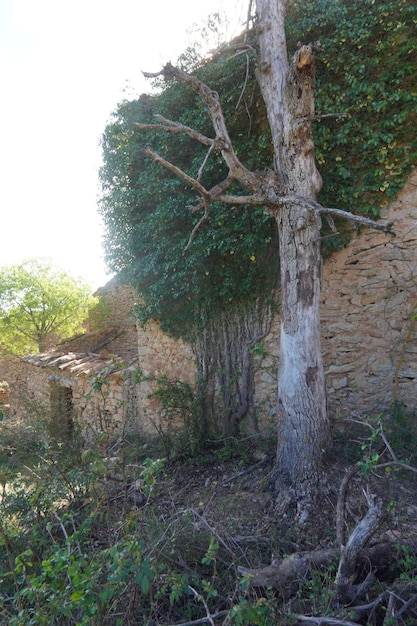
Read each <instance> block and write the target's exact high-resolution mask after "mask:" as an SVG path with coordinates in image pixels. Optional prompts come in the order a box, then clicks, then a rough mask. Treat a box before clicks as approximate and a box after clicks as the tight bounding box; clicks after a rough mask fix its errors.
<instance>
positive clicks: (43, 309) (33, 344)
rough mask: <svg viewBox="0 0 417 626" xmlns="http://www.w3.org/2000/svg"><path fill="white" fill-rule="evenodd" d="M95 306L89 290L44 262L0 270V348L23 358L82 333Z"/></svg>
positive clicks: (31, 260) (42, 260) (28, 263)
mask: <svg viewBox="0 0 417 626" xmlns="http://www.w3.org/2000/svg"><path fill="white" fill-rule="evenodd" d="M95 303H96V298H94V297H93V296H92V295H91V289H90V287H89V286H88V285H87V284H85V283H84V282H82V281H81V280H79V279H75V278H73V277H72V276H70V275H69V274H67V273H66V272H64V271H63V270H61V269H59V268H57V267H54V266H53V265H52V264H51V263H50V262H49V261H48V260H47V259H30V260H28V261H25V262H23V263H22V264H21V265H12V266H5V267H3V268H1V270H0V346H1V349H2V350H3V351H7V352H13V353H16V354H24V353H29V352H38V351H40V352H42V351H43V350H45V349H46V348H47V347H49V345H48V344H49V342H50V341H51V340H52V341H56V340H58V339H62V338H64V337H68V336H70V335H73V334H75V333H79V332H82V331H83V326H82V323H83V322H84V321H85V320H86V318H87V316H88V311H89V309H90V307H92V306H93V305H94V304H95Z"/></svg>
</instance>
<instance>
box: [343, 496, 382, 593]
mask: <svg viewBox="0 0 417 626" xmlns="http://www.w3.org/2000/svg"><path fill="white" fill-rule="evenodd" d="M365 498H366V501H367V504H368V512H367V514H366V515H365V517H364V518H363V519H362V521H361V522H359V524H358V525H357V526H356V527H355V529H354V530H353V532H352V534H351V535H350V537H349V539H348V542H347V544H346V546H341V548H342V549H341V555H340V561H339V568H338V570H337V574H336V579H335V587H336V592H337V595H338V598H339V599H340V600H345V599H346V596H347V595H348V592H349V590H350V587H351V582H350V578H351V576H352V575H353V573H354V572H355V567H356V563H357V560H358V557H359V553H360V552H361V550H362V549H363V548H364V547H365V545H366V544H367V543H368V541H369V539H370V538H371V536H372V535H373V534H374V532H375V531H376V529H377V527H378V526H379V523H380V521H381V518H382V502H381V501H379V500H378V501H377V500H376V498H375V497H374V496H371V495H370V494H367V493H365Z"/></svg>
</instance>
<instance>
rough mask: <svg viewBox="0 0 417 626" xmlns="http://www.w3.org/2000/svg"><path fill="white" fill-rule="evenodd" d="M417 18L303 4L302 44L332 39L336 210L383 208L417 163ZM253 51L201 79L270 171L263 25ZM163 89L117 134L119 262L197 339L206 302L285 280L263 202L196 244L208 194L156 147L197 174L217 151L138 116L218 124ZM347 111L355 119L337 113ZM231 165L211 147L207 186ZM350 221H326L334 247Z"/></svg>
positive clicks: (327, 99)
mask: <svg viewBox="0 0 417 626" xmlns="http://www.w3.org/2000/svg"><path fill="white" fill-rule="evenodd" d="M416 24H417V9H416V7H415V4H414V2H412V0H396V1H395V2H394V1H392V0H383V1H382V2H378V4H375V0H365V1H362V0H352V2H349V3H345V2H342V0H337V1H333V0H332V1H330V0H315V2H310V3H309V2H304V1H299V0H293V2H292V3H291V4H290V10H289V16H288V20H287V30H288V43H289V48H290V49H295V48H296V45H297V41H298V40H299V39H302V40H303V41H305V42H308V41H313V40H317V39H320V41H321V43H322V48H323V50H322V52H321V53H319V54H318V55H317V90H316V112H317V120H316V122H315V125H314V134H315V143H316V155H317V160H318V164H319V167H320V170H321V173H322V176H323V179H324V185H323V189H322V192H321V196H320V201H321V202H322V204H324V205H325V206H336V207H343V208H344V209H347V210H350V211H352V212H353V213H362V214H367V215H369V216H371V217H378V214H379V209H380V207H381V206H382V205H384V204H386V203H387V202H388V201H389V200H390V198H392V197H393V196H395V194H396V193H397V192H398V191H399V189H400V188H401V186H402V185H403V183H404V181H405V179H406V177H407V175H408V173H409V172H410V168H411V166H412V165H413V164H414V163H415V162H416V159H417V140H416V135H415V132H414V131H413V129H414V128H415V123H416V110H415V104H414V103H415V97H416V94H417V73H416V69H415V68H416V63H415V50H416V49H417V28H416ZM235 43H236V42H235ZM243 50H244V53H242V52H241V53H240V54H236V49H235V47H233V46H230V47H229V48H228V49H226V50H225V51H224V52H223V53H221V54H218V55H216V56H215V58H213V59H212V60H210V61H209V62H205V63H203V64H202V65H201V66H200V67H198V69H197V70H196V71H195V74H196V75H197V76H198V77H199V78H200V79H201V80H203V81H204V82H206V83H207V84H209V85H210V86H211V87H213V88H214V89H216V90H217V91H218V93H219V94H220V96H221V101H222V106H223V109H224V112H225V116H226V119H227V122H228V128H229V132H230V136H231V138H232V140H233V143H234V146H235V149H236V151H237V153H238V156H239V158H240V159H241V161H242V162H243V163H245V165H246V166H247V167H248V168H250V169H252V170H258V171H259V170H263V169H265V168H267V167H269V166H270V163H271V161H272V154H273V152H272V145H271V139H270V134H269V128H268V124H267V122H266V113H265V107H264V104H263V101H262V98H261V95H260V91H259V87H258V85H257V82H256V76H255V72H256V66H257V50H256V43H255V38H254V34H249V35H248V36H247V40H246V43H245V46H244V48H243ZM194 61H195V58H194V56H193V54H192V51H188V52H187V56H184V57H183V58H182V59H181V62H182V65H183V67H185V68H186V69H189V64H190V62H194ZM156 87H157V88H158V89H159V91H157V93H156V94H155V95H152V96H142V97H141V98H140V99H139V100H135V101H124V102H122V103H121V104H120V105H119V107H118V109H117V111H116V112H115V114H114V117H113V120H112V122H111V123H110V124H109V125H108V126H107V128H106V130H105V132H104V135H103V141H102V146H103V155H104V165H103V167H102V169H101V173H100V177H101V182H102V188H103V193H102V199H101V212H102V214H103V217H104V221H105V225H106V229H107V237H106V250H107V262H108V264H109V267H110V268H111V269H112V270H113V271H117V272H124V273H125V275H126V276H127V278H128V279H129V281H131V282H133V283H134V284H136V285H137V286H138V288H139V290H140V293H141V297H142V306H141V313H142V314H143V316H144V319H146V318H148V317H150V316H154V317H157V318H159V319H160V320H161V322H162V324H163V327H164V328H165V329H167V330H170V331H171V332H175V333H178V334H187V333H189V330H190V328H191V327H192V326H193V325H194V324H195V322H196V320H197V319H198V318H199V316H200V311H201V308H202V307H203V308H204V309H206V310H208V311H210V312H211V314H212V315H214V316H215V315H216V314H217V313H218V312H219V310H225V309H227V308H230V306H233V305H234V304H235V303H236V302H239V303H242V302H245V301H246V302H253V301H254V300H255V299H256V298H258V297H259V296H261V295H262V296H264V297H265V295H266V294H268V293H270V291H271V289H272V288H274V287H276V278H275V277H276V274H277V273H276V271H275V269H276V267H277V264H278V263H279V260H278V258H277V254H278V253H277V246H276V245H275V244H276V230H275V224H274V223H273V221H271V220H270V219H269V218H268V217H266V216H265V215H264V214H263V211H262V209H261V208H253V207H252V208H251V209H250V210H249V211H248V210H246V209H245V208H244V207H232V208H231V207H224V206H223V205H221V204H217V205H213V206H212V207H211V208H210V213H209V216H208V218H207V219H206V220H205V221H204V223H203V224H202V225H201V226H200V228H199V230H198V232H197V233H196V236H195V238H194V241H193V244H192V245H191V246H189V247H188V248H187V243H188V241H189V237H190V233H191V232H192V230H193V228H194V227H195V225H196V224H197V222H198V221H199V220H200V218H201V214H195V213H193V212H192V210H190V206H192V205H193V202H194V203H195V194H194V192H193V191H192V190H191V189H190V188H187V186H186V185H185V184H184V182H182V181H180V180H178V179H177V178H176V177H175V175H174V174H173V173H170V172H167V171H165V170H163V169H162V168H158V167H155V166H154V165H153V163H152V162H151V160H150V159H149V158H148V157H147V156H145V154H144V153H143V148H144V147H146V146H147V145H148V144H151V145H152V147H153V148H154V149H155V151H156V152H158V153H159V154H161V155H162V156H163V157H164V158H166V159H167V160H170V161H173V160H175V163H176V165H177V166H178V167H180V168H181V169H183V170H184V171H187V172H188V173H189V174H190V175H191V176H194V177H197V174H198V171H199V168H200V167H201V165H202V163H203V161H204V159H205V157H206V156H207V150H206V149H205V148H204V147H203V146H201V145H200V144H197V142H195V141H193V140H192V139H191V138H190V137H186V136H184V135H167V134H163V133H160V132H156V131H152V130H151V131H146V132H145V131H143V130H139V129H138V128H137V127H136V126H135V122H140V123H154V122H155V117H154V116H155V114H159V115H162V116H164V117H165V118H169V119H172V120H175V121H179V122H180V123H182V124H185V125H187V126H189V127H192V128H194V129H197V130H198V131H200V132H202V133H205V134H208V135H210V132H211V130H210V125H209V120H208V117H207V115H206V112H205V109H204V106H203V105H202V103H201V102H200V101H199V100H198V98H197V96H196V95H195V94H194V93H192V92H190V91H189V90H188V89H186V88H185V87H184V86H182V85H178V84H175V86H171V85H167V84H164V83H161V82H160V83H158V84H156ZM335 113H340V114H343V116H342V115H340V116H336V117H326V116H329V115H333V114H335ZM174 156H175V159H174ZM223 167H224V165H223V164H222V163H221V160H220V158H218V157H217V156H214V155H211V156H209V157H208V160H207V162H206V165H205V169H204V178H203V180H202V182H203V184H205V185H206V187H209V186H210V182H211V181H210V177H211V176H213V180H214V172H216V174H217V176H218V175H219V171H220V173H221V171H222V168H223ZM216 180H218V178H217V179H216ZM235 192H236V193H239V190H238V189H237V190H235ZM226 217H227V219H226ZM339 230H340V232H339V234H337V235H332V234H330V232H328V231H327V230H326V229H324V232H323V243H324V246H323V250H324V252H325V253H328V252H330V251H331V250H333V249H337V248H338V247H340V246H341V245H343V243H344V242H346V240H347V239H348V237H349V233H350V231H349V230H348V229H347V228H346V226H342V227H341V228H340V229H339ZM186 248H187V249H186Z"/></svg>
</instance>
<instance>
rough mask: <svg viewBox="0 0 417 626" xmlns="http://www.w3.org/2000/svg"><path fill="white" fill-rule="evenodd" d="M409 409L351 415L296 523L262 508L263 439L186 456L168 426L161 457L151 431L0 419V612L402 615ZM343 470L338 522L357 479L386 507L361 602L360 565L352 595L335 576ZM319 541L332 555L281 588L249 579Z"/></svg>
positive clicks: (409, 577) (411, 497)
mask: <svg viewBox="0 0 417 626" xmlns="http://www.w3.org/2000/svg"><path fill="white" fill-rule="evenodd" d="M411 418H412V416H411V415H410V414H409V413H407V412H406V411H405V407H403V406H401V405H397V406H396V407H394V409H393V411H392V412H391V413H390V414H386V415H381V416H380V417H379V418H378V419H377V420H361V423H360V424H355V425H354V429H353V431H352V432H351V433H350V434H351V435H352V434H353V436H351V437H350V439H349V440H350V444H349V446H346V433H344V434H343V435H342V434H341V435H340V437H339V438H338V439H337V442H336V449H335V453H336V456H337V458H338V461H337V463H334V462H332V463H331V464H329V466H328V484H327V485H326V488H323V493H322V497H323V502H322V506H321V507H320V516H319V518H317V519H316V520H315V521H314V522H312V523H311V524H310V525H309V526H308V527H307V528H306V527H305V528H302V529H300V528H299V527H298V528H297V527H296V526H293V525H292V524H291V519H290V518H289V517H288V518H286V519H278V520H277V519H276V517H275V514H274V512H273V509H272V508H271V506H270V500H269V499H270V494H269V491H268V483H267V479H266V475H267V469H268V467H270V462H271V457H270V452H271V450H272V449H273V448H274V444H275V442H274V441H273V440H272V439H271V440H268V439H265V438H259V437H253V436H252V437H249V436H248V437H247V438H246V439H245V440H242V441H239V442H237V441H236V442H235V445H232V444H231V443H230V442H228V441H223V442H218V441H217V442H215V443H213V445H212V446H211V448H210V447H209V446H208V444H207V443H206V445H205V447H204V448H202V447H201V446H200V447H199V448H198V449H194V453H193V455H191V454H190V452H189V451H188V456H187V458H185V455H184V448H185V447H186V446H184V447H183V448H181V441H182V442H183V440H182V439H181V436H179V440H178V441H179V444H176V442H174V443H175V445H176V448H175V449H176V456H173V457H172V458H171V460H168V459H166V458H165V459H163V458H162V457H161V453H162V452H163V451H164V448H163V444H164V442H162V441H161V440H160V439H156V440H150V439H148V440H146V439H143V438H141V437H139V436H126V437H125V438H124V439H123V440H120V439H119V440H118V441H115V442H110V444H109V445H108V446H104V447H103V441H104V440H105V438H104V439H103V436H102V435H100V434H98V436H97V439H96V441H95V442H94V443H93V442H90V445H89V446H88V447H86V443H85V442H82V441H81V439H80V437H79V435H77V433H74V434H73V438H72V439H70V440H65V441H64V440H62V439H60V438H59V437H58V436H57V434H56V433H55V435H53V434H51V431H50V430H45V426H46V423H45V422H38V421H34V422H33V423H32V424H30V425H29V424H26V425H22V424H20V425H19V424H15V423H10V422H9V421H8V419H7V418H6V419H4V420H3V421H2V423H1V426H0V428H1V458H0V476H1V482H2V493H1V497H0V520H1V521H0V582H1V584H0V624H4V625H5V626H6V624H7V625H14V626H18V625H19V626H26V625H27V626H28V625H35V624H36V625H40V624H44V625H46V624H47V625H48V626H51V625H53V624H56V625H57V626H58V625H60V626H61V625H74V626H75V625H76V624H77V625H86V626H87V625H88V626H90V625H94V624H96V625H103V626H104V624H110V625H111V624H113V625H117V624H120V625H122V624H123V625H129V624H132V625H133V624H147V625H151V624H154V625H157V624H158V625H159V626H162V625H166V626H168V625H170V626H173V625H176V624H201V623H208V624H212V625H213V624H216V625H217V624H223V625H225V624H238V625H241V626H249V625H251V624H259V625H265V626H267V625H268V624H271V625H272V624H277V623H279V624H282V625H288V626H289V625H290V624H302V623H308V624H318V623H321V624H327V623H329V624H331V623H334V624H339V623H340V624H364V623H366V624H371V625H373V624H375V625H378V626H379V625H381V626H386V624H411V623H414V621H413V620H415V618H416V614H415V601H416V598H417V544H416V535H415V527H414V516H415V495H416V486H415V482H414V483H412V482H410V481H408V480H407V473H409V469H410V468H411V469H412V466H411V465H410V463H411V462H413V461H415V460H416V459H415V450H416V443H417V433H416V430H415V420H413V419H411ZM392 436H395V437H396V443H398V447H397V448H396V454H397V455H398V456H397V462H396V461H395V459H394V458H393V457H392V455H391V452H392V451H393V448H392V444H391V440H392V439H391V437H392ZM181 450H182V452H181ZM398 458H401V459H402V463H403V467H402V466H400V465H398V463H399V461H398ZM180 459H182V460H180ZM347 467H350V468H351V469H350V471H352V468H354V469H355V468H356V473H355V474H354V478H352V482H351V483H350V485H349V489H350V491H351V493H350V494H349V495H348V496H347V497H346V513H345V531H346V532H347V533H349V532H350V531H351V530H352V528H354V527H355V526H356V524H357V523H358V519H360V518H363V516H364V515H365V513H366V504H365V501H364V498H363V493H362V491H363V490H364V489H372V491H373V493H376V494H377V495H378V498H381V500H382V501H383V506H384V517H383V519H382V520H381V521H380V525H379V527H378V534H379V535H382V536H383V537H384V543H383V545H384V546H386V545H387V544H388V542H389V539H388V537H389V536H390V534H391V536H392V537H394V539H393V541H394V548H393V550H394V553H395V554H394V553H393V552H392V550H391V552H390V556H389V559H391V560H390V561H389V562H388V561H387V560H385V561H384V553H383V552H381V555H380V560H379V562H378V565H377V566H375V567H373V568H372V575H373V578H372V580H371V579H369V580H368V582H369V584H368V587H367V590H366V594H367V601H366V602H364V601H362V600H361V598H360V595H359V587H360V585H361V584H363V580H364V578H365V577H366V576H367V575H368V578H369V574H370V572H369V571H368V569H367V567H365V564H364V562H363V561H361V562H359V563H358V566H357V568H356V570H355V584H356V587H355V588H356V589H357V590H358V599H357V600H355V601H353V600H350V601H349V602H347V603H346V602H341V601H340V599H338V596H337V588H336V584H335V579H336V572H337V566H338V559H339V548H338V547H337V534H336V530H335V524H336V518H337V516H338V515H339V514H338V512H337V511H338V505H337V503H338V501H340V493H339V497H338V490H339V486H338V484H337V481H339V480H340V479H342V478H344V477H345V476H346V468H347ZM265 468H266V470H265ZM404 468H405V469H404ZM414 471H415V470H414ZM401 472H403V473H401ZM404 472H405V473H404ZM352 475H353V474H352ZM361 494H362V495H361ZM384 532H385V536H384V535H383V533H384ZM375 543H376V542H375ZM378 545H380V544H378ZM323 546H325V547H326V549H327V550H330V556H331V558H330V561H329V562H328V563H327V566H326V567H323V565H320V564H317V565H316V566H314V565H312V566H311V567H310V568H309V569H308V570H307V571H305V572H304V574H303V576H302V577H301V578H299V579H298V578H297V577H294V575H293V577H292V579H291V581H290V583H288V582H287V583H286V584H285V585H283V586H280V585H279V584H278V583H276V582H274V580H273V579H271V582H270V584H268V585H265V584H264V585H262V586H259V585H256V584H254V583H253V581H254V580H255V581H256V578H255V577H256V576H259V575H260V574H259V572H260V571H261V572H263V571H264V570H263V569H261V570H260V569H259V568H260V567H261V564H262V563H271V562H272V563H276V562H282V563H285V561H286V557H288V555H291V553H293V552H297V553H298V554H299V558H300V560H301V559H302V557H303V555H304V554H310V552H308V551H311V550H313V549H314V550H316V551H317V552H316V554H321V551H322V550H323ZM306 551H307V552H306ZM290 558H291V557H290ZM361 581H362V582H361ZM363 605H366V606H367V607H368V608H367V609H366V606H365V609H364V608H363ZM359 606H360V608H359ZM397 612H399V613H400V617H398V618H397V617H396V615H397ZM308 616H309V617H308ZM309 618H311V619H309ZM326 619H327V620H329V621H326ZM332 619H333V620H339V621H333V622H332V621H331V620H332ZM319 620H322V621H319ZM343 620H344V621H343Z"/></svg>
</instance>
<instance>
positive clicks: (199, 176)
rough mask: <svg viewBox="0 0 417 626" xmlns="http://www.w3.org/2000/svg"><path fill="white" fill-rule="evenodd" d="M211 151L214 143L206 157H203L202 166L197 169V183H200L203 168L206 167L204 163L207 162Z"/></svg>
mask: <svg viewBox="0 0 417 626" xmlns="http://www.w3.org/2000/svg"><path fill="white" fill-rule="evenodd" d="M213 149H214V143H213V144H212V145H211V146H210V148H209V149H208V152H207V154H206V156H205V157H204V161H203V162H202V164H201V165H200V167H199V170H198V175H197V180H198V181H200V179H201V177H202V175H203V171H204V168H205V167H206V163H207V161H208V160H209V157H210V154H211V153H212V152H213Z"/></svg>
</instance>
